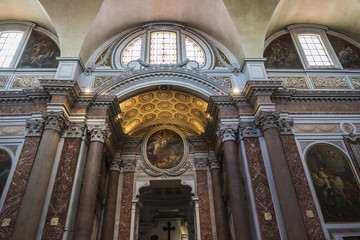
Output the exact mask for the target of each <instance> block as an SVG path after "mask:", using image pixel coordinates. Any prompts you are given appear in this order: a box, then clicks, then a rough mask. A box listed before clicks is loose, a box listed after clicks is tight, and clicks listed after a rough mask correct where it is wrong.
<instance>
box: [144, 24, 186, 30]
mask: <svg viewBox="0 0 360 240" xmlns="http://www.w3.org/2000/svg"><path fill="white" fill-rule="evenodd" d="M141 28H142V29H146V30H149V31H180V30H183V29H185V28H186V26H185V25H184V24H180V23H165V22H164V23H156V24H154V23H146V24H143V25H142V26H141Z"/></svg>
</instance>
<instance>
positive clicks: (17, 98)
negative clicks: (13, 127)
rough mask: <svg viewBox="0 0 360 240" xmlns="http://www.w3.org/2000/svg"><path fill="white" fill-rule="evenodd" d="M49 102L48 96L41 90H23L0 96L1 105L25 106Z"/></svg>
mask: <svg viewBox="0 0 360 240" xmlns="http://www.w3.org/2000/svg"><path fill="white" fill-rule="evenodd" d="M48 102H50V96H49V94H48V93H47V92H46V91H44V90H43V89H23V90H22V91H4V92H1V94H0V104H1V105H27V104H41V103H48Z"/></svg>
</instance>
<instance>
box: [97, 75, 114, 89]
mask: <svg viewBox="0 0 360 240" xmlns="http://www.w3.org/2000/svg"><path fill="white" fill-rule="evenodd" d="M114 77H116V76H95V79H94V83H93V86H94V87H95V88H97V87H99V86H101V85H102V84H103V83H105V82H107V81H109V80H111V79H113V78H114Z"/></svg>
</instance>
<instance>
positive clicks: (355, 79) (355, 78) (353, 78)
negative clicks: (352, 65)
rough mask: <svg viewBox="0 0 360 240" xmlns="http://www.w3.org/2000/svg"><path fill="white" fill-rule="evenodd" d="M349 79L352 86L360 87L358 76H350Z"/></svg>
mask: <svg viewBox="0 0 360 240" xmlns="http://www.w3.org/2000/svg"><path fill="white" fill-rule="evenodd" d="M350 81H351V83H352V85H353V87H354V88H356V89H359V88H360V77H352V78H350Z"/></svg>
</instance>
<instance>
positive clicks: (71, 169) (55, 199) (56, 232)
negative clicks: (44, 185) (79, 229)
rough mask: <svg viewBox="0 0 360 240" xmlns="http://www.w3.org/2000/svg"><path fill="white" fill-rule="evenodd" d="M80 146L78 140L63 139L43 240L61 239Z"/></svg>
mask: <svg viewBox="0 0 360 240" xmlns="http://www.w3.org/2000/svg"><path fill="white" fill-rule="evenodd" d="M80 145H81V139H80V138H67V139H65V142H64V146H63V150H62V153H61V157H60V162H59V167H58V171H57V174H56V178H55V183H54V188H53V192H52V195H51V199H50V205H49V209H48V213H47V217H46V222H45V226H44V230H43V235H42V239H44V240H45V239H52V240H56V239H62V237H63V233H64V227H65V222H66V217H67V216H66V215H67V211H68V207H69V202H70V196H71V191H72V186H73V181H74V176H75V171H76V165H77V161H78V156H79V152H80ZM55 223H56V224H55Z"/></svg>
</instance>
